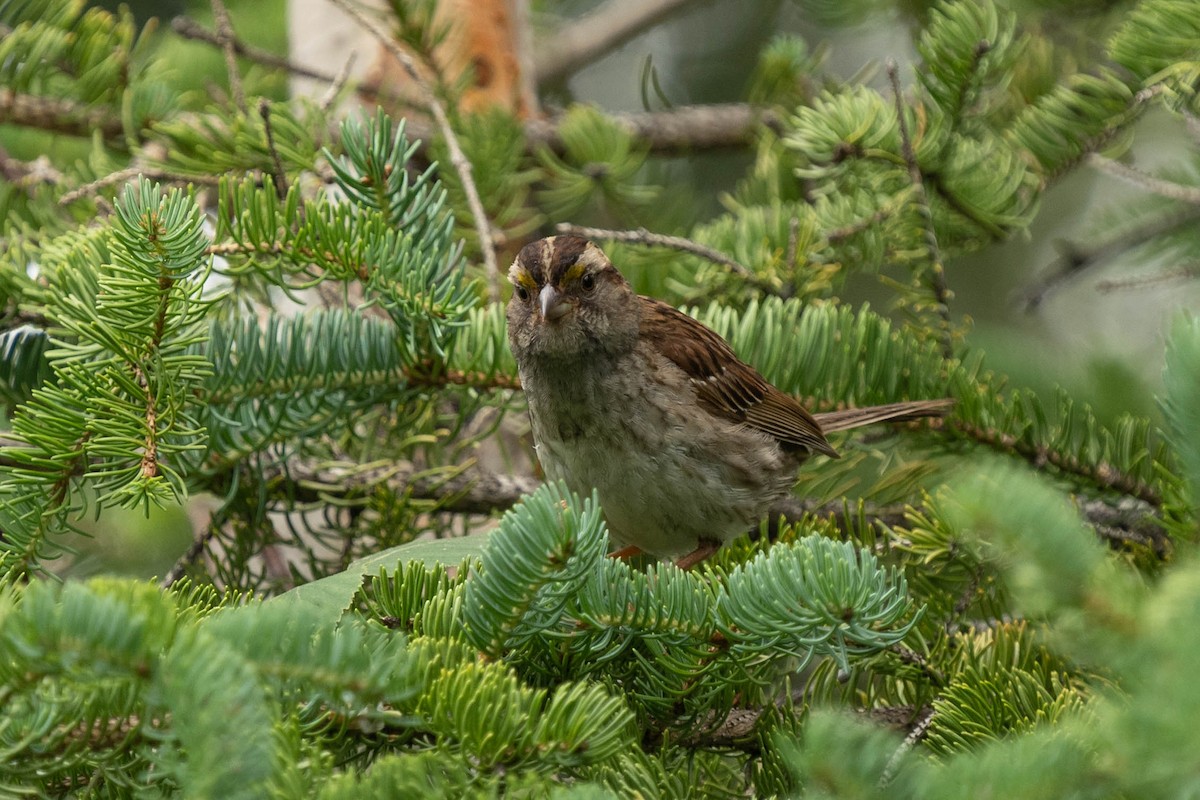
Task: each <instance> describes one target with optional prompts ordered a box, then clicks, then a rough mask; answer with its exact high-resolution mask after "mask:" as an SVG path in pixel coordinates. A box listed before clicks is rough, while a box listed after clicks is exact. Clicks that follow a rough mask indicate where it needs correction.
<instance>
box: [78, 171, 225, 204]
mask: <svg viewBox="0 0 1200 800" xmlns="http://www.w3.org/2000/svg"><path fill="white" fill-rule="evenodd" d="M139 175H141V176H142V177H144V178H146V179H148V180H152V181H163V182H166V183H174V184H181V185H187V184H189V183H192V184H197V185H199V186H219V185H220V183H221V179H220V177H218V176H215V175H199V174H197V175H184V174H182V173H177V172H171V171H169V170H164V169H156V168H154V167H150V166H146V165H140V164H136V165H134V166H132V167H126V168H125V169H119V170H117V171H116V172H110V173H109V174H107V175H105V176H103V177H101V178H97V179H96V180H94V181H91V182H89V183H85V184H83V185H82V186H78V187H76V188H74V189H72V190H71V191H69V192H67V193H65V194H64V195H63V196H62V197H60V198H58V204H59V205H60V206H67V205H70V204H71V203H74V202H75V201H76V200H81V199H83V198H84V197H92V196H94V195H96V194H98V193H99V192H101V191H102V190H104V189H107V188H108V187H110V186H116V185H119V184H124V183H128V182H129V181H131V180H133V179H134V178H137V177H138V176H139Z"/></svg>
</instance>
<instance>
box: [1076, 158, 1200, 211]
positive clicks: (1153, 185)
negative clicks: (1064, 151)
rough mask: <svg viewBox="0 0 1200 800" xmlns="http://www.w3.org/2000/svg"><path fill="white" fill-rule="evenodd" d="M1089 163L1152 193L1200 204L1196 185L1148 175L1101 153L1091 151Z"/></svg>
mask: <svg viewBox="0 0 1200 800" xmlns="http://www.w3.org/2000/svg"><path fill="white" fill-rule="evenodd" d="M1087 163H1088V164H1089V165H1090V166H1093V167H1095V168H1096V169H1098V170H1100V171H1101V172H1103V173H1105V174H1106V175H1110V176H1112V177H1114V178H1116V179H1118V180H1121V181H1124V182H1125V183H1128V184H1130V185H1131V186H1136V187H1138V188H1139V189H1143V190H1145V191H1147V192H1150V193H1152V194H1156V195H1159V196H1160V197H1166V198H1167V199H1169V200H1177V201H1179V202H1181V203H1187V204H1188V205H1193V206H1200V189H1198V188H1196V187H1194V186H1184V185H1183V184H1180V183H1175V182H1174V181H1168V180H1163V179H1162V178H1156V177H1154V176H1153V175H1147V174H1146V173H1145V172H1142V171H1141V170H1137V169H1134V168H1133V167H1129V166H1126V165H1125V164H1122V163H1121V162H1119V161H1114V160H1112V159H1111V158H1106V157H1104V156H1102V155H1100V154H1099V153H1089V154H1088V157H1087Z"/></svg>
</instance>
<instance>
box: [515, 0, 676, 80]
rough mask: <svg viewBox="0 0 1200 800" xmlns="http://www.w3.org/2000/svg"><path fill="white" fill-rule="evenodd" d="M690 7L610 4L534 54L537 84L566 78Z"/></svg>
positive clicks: (636, 0)
mask: <svg viewBox="0 0 1200 800" xmlns="http://www.w3.org/2000/svg"><path fill="white" fill-rule="evenodd" d="M687 3H688V0H609V2H608V3H606V4H604V5H603V6H601V7H600V8H599V9H597V10H596V11H594V12H592V13H591V14H587V15H585V16H584V17H581V18H580V19H578V20H575V21H574V22H571V23H568V24H566V25H564V26H562V27H561V28H559V29H558V30H556V31H554V32H553V33H552V34H551V35H550V36H547V37H545V40H544V41H541V42H539V43H538V46H537V48H536V49H535V51H534V52H535V53H536V54H537V55H536V61H535V67H534V69H535V73H536V75H537V82H538V84H539V85H543V84H546V83H552V82H554V81H558V80H561V79H563V78H565V77H566V76H568V75H570V74H571V73H573V72H575V71H576V70H578V69H580V68H581V67H583V66H584V65H586V64H590V63H591V62H592V61H595V60H596V59H597V58H599V57H600V56H602V55H604V54H605V53H607V52H609V51H610V50H612V49H613V48H615V47H619V46H620V45H621V44H623V43H624V42H627V41H629V40H630V39H632V38H633V37H634V36H636V35H638V34H639V33H641V32H642V31H644V30H645V29H646V28H648V27H650V26H651V25H653V24H654V23H656V22H658V21H659V20H661V19H662V18H664V17H666V16H667V15H668V14H670V13H672V12H673V11H676V10H678V9H679V8H681V7H682V6H684V5H686V4H687Z"/></svg>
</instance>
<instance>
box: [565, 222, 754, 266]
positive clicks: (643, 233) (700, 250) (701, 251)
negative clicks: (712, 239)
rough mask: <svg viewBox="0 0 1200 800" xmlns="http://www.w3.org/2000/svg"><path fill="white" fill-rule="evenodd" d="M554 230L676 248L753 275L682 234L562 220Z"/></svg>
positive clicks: (616, 240)
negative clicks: (620, 228)
mask: <svg viewBox="0 0 1200 800" xmlns="http://www.w3.org/2000/svg"><path fill="white" fill-rule="evenodd" d="M555 230H556V231H558V232H559V233H569V234H574V235H576V236H582V237H584V238H586V239H607V240H609V241H612V242H622V243H624V244H644V245H647V246H649V247H666V248H668V249H671V250H678V251H679V252H681V253H691V254H692V255H694V256H700V258H703V259H705V260H708V261H711V262H713V263H714V264H720V265H721V266H723V267H729V269H730V270H731V271H733V272H734V273H736V274H738V275H741V276H742V277H746V278H749V277H753V273H752V272H751V271H750V270H749V269H747V268H746V267H744V266H742V265H741V264H739V263H738V262H737V261H734V260H733V259H732V258H730V257H729V256H727V255H725V254H724V253H722V252H721V251H720V250H714V249H713V248H711V247H707V246H705V245H702V244H700V243H699V242H693V241H692V240H691V239H684V238H683V237H682V236H667V235H665V234H661V233H651V232H650V231H648V230H646V229H645V228H638V229H637V230H635V231H613V230H607V229H604V228H588V227H585V226H582V225H572V224H571V223H569V222H562V223H559V224H558V225H557V226H555Z"/></svg>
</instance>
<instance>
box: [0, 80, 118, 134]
mask: <svg viewBox="0 0 1200 800" xmlns="http://www.w3.org/2000/svg"><path fill="white" fill-rule="evenodd" d="M0 123H10V124H13V125H20V126H24V127H29V128H40V129H41V130H44V131H51V132H54V133H62V134H66V135H68V136H81V137H88V136H91V135H92V134H93V133H95V132H99V133H100V135H101V136H102V137H104V139H105V141H107V142H108V143H109V144H112V145H115V144H117V143H119V142H120V141H121V140H122V138H123V137H124V135H125V126H124V124H123V123H122V122H121V117H120V115H119V114H117V113H116V112H114V111H113V110H112V109H111V108H109V107H107V106H85V105H82V104H80V103H76V102H74V101H72V100H64V99H61V98H57V97H40V96H37V95H30V94H22V93H19V92H14V91H13V90H12V89H8V88H0Z"/></svg>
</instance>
